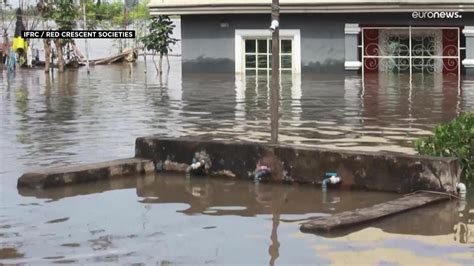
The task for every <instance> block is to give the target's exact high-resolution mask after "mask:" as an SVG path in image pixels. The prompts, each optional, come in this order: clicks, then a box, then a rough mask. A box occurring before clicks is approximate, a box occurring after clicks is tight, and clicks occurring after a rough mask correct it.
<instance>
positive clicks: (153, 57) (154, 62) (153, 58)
mask: <svg viewBox="0 0 474 266" xmlns="http://www.w3.org/2000/svg"><path fill="white" fill-rule="evenodd" d="M151 61H153V64H154V65H155V69H156V74H159V73H160V71H159V69H158V66H157V65H156V61H155V53H153V56H152V57H151Z"/></svg>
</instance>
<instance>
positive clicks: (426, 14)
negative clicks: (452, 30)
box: [411, 11, 462, 19]
mask: <svg viewBox="0 0 474 266" xmlns="http://www.w3.org/2000/svg"><path fill="white" fill-rule="evenodd" d="M411 17H412V18H414V19H460V18H462V14H461V12H459V11H414V12H412V13H411Z"/></svg>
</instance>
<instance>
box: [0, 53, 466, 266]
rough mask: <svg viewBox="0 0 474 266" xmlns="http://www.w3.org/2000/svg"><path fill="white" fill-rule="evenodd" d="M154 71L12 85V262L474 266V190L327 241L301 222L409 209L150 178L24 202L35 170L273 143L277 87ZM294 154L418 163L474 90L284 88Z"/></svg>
mask: <svg viewBox="0 0 474 266" xmlns="http://www.w3.org/2000/svg"><path fill="white" fill-rule="evenodd" d="M171 60H172V68H171V72H170V74H169V76H167V75H165V76H164V77H163V79H162V80H161V81H160V80H159V79H158V78H157V77H156V72H155V70H154V67H153V66H152V65H151V64H150V63H149V65H148V72H147V73H146V74H145V73H144V71H143V70H144V63H143V62H138V63H137V64H136V65H134V66H128V65H109V66H96V67H94V68H92V69H91V75H90V76H87V75H86V72H85V69H80V70H78V71H74V70H72V71H68V72H67V73H65V74H64V75H58V74H57V73H56V72H55V73H54V79H49V78H47V77H46V76H45V75H44V73H43V71H42V70H20V71H18V72H17V73H15V74H13V75H10V76H8V75H7V74H6V73H5V72H2V73H1V75H2V76H1V77H0V78H1V79H0V136H1V137H0V263H35V264H49V263H82V264H94V263H95V264H104V263H113V262H120V263H147V264H150V263H157V264H161V265H170V264H184V263H188V264H189V263H192V264H223V263H227V264H229V263H234V264H235V263H246V264H273V263H275V264H289V263H292V264H313V265H314V264H332V263H333V264H348V263H351V264H372V265H374V264H375V265H398V264H416V265H420V264H426V265H451V264H454V265H472V264H473V263H474V231H473V230H474V197H473V195H474V191H472V190H471V191H469V193H468V199H467V201H466V202H457V201H451V202H448V203H442V204H437V205H433V206H430V207H427V208H423V209H421V210H414V211H410V212H407V213H405V214H402V215H398V216H395V217H391V218H388V219H385V220H382V221H380V222H377V223H375V224H371V226H370V227H367V228H358V229H361V230H353V231H347V232H340V233H339V234H337V235H327V236H315V235H311V234H302V233H300V231H299V221H298V220H300V219H305V218H308V217H314V216H323V215H328V214H331V213H336V212H340V211H344V210H351V209H354V208H361V207H365V206H370V205H372V204H375V203H379V202H383V201H386V200H390V199H393V198H395V197H398V195H394V194H387V193H373V192H370V193H368V192H357V191H329V192H328V193H327V194H322V192H321V190H319V189H317V188H314V187H311V186H305V187H303V186H297V185H295V186H285V185H268V184H267V185H265V184H261V185H255V184H254V183H252V182H247V181H237V180H225V179H223V180H222V179H207V178H203V179H191V180H189V179H186V178H185V177H183V176H158V175H157V176H153V175H152V176H147V177H138V178H129V179H119V180H112V181H104V182H99V183H91V184H84V185H80V186H73V187H65V188H57V189H51V190H45V191H33V190H18V189H17V188H16V181H17V178H18V177H19V176H20V175H21V174H22V173H24V172H25V171H28V170H31V169H36V168H42V167H47V166H53V165H54V166H59V165H69V164H78V163H89V162H98V161H104V160H112V159H118V158H124V157H131V156H133V155H134V141H135V138H136V137H139V136H146V135H152V134H157V135H160V136H168V137H179V136H195V137H200V138H206V139H233V140H239V141H247V140H250V141H268V140H269V138H270V129H269V115H270V114H269V89H268V87H267V82H266V79H267V77H266V76H263V77H262V76H259V77H240V76H237V77H236V76H234V75H226V74H188V73H185V74H182V73H181V69H180V64H179V62H178V60H179V58H175V57H172V58H171ZM282 84H283V86H282V91H281V95H282V100H281V119H282V120H281V129H280V130H281V131H280V140H281V142H283V143H291V144H298V145H309V146H317V147H327V148H337V149H350V150H367V151H394V152H403V153H414V150H413V149H412V147H411V140H413V139H414V138H417V137H419V136H425V135H428V134H430V132H431V130H432V129H433V128H434V126H435V125H436V124H437V123H440V122H447V121H449V120H451V119H452V118H454V117H456V116H457V115H458V114H459V113H461V112H463V111H471V112H472V111H474V80H469V79H465V78H464V77H461V79H458V78H457V77H441V76H437V77H434V76H433V75H425V76H421V74H420V75H414V76H413V77H412V79H411V82H410V77H409V76H403V75H402V74H400V76H399V75H393V76H379V77H375V76H372V77H371V76H366V77H365V78H364V79H362V78H361V77H360V76H359V75H355V76H345V75H342V74H341V75H335V74H327V75H323V74H318V75H314V76H310V75H308V74H307V75H303V76H302V77H300V76H291V75H290V76H284V77H283V78H282Z"/></svg>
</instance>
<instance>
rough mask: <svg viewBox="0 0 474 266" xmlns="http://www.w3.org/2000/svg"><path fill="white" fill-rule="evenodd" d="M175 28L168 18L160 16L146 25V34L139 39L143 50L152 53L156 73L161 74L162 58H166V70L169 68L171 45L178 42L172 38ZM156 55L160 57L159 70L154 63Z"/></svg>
mask: <svg viewBox="0 0 474 266" xmlns="http://www.w3.org/2000/svg"><path fill="white" fill-rule="evenodd" d="M175 27H176V26H175V25H173V21H172V20H171V19H170V17H169V16H164V15H161V16H158V17H155V18H153V19H152V20H151V22H150V24H149V25H148V33H147V34H145V36H144V37H142V38H141V39H140V41H141V42H142V43H143V45H144V47H145V49H146V50H148V51H152V52H153V63H154V64H155V68H156V71H157V73H162V72H163V56H166V60H167V62H168V70H169V68H170V65H169V58H168V54H169V52H171V51H172V50H171V45H173V44H176V42H178V41H179V40H178V39H175V38H173V37H172V35H173V29H174V28H175ZM156 53H158V54H159V55H160V62H159V68H158V66H157V65H156V62H155V54H156Z"/></svg>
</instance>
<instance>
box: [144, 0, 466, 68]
mask: <svg viewBox="0 0 474 266" xmlns="http://www.w3.org/2000/svg"><path fill="white" fill-rule="evenodd" d="M270 4H271V0H266V1H263V0H241V1H230V0H221V1H218V0H214V1H211V0H208V1H204V0H203V1H201V0H193V1H191V0H180V1H177V0H174V1H173V0H152V1H151V2H150V10H151V13H152V14H153V15H159V14H166V15H172V16H175V17H176V18H179V19H180V21H181V42H182V44H181V45H182V64H183V71H185V72H207V71H209V72H236V73H250V74H251V73H264V72H267V73H268V72H269V71H270V62H271V51H270V50H271V49H270V48H269V47H271V32H270V31H269V30H268V27H269V25H270V9H271V8H270ZM280 4H281V18H280V19H281V20H280V37H281V45H280V47H281V55H280V62H281V64H280V65H281V68H282V69H281V71H282V72H283V71H286V72H292V73H301V72H344V71H357V72H361V73H368V72H434V73H454V74H461V73H469V74H471V73H472V74H474V1H473V0H451V1H449V0H445V1H438V0H418V1H416V0H398V1H397V0H391V1H387V0H363V1H357V0H339V1H335V0H319V1H316V0H280Z"/></svg>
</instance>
